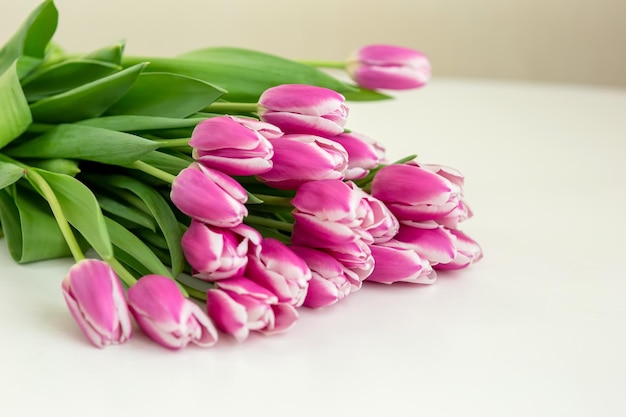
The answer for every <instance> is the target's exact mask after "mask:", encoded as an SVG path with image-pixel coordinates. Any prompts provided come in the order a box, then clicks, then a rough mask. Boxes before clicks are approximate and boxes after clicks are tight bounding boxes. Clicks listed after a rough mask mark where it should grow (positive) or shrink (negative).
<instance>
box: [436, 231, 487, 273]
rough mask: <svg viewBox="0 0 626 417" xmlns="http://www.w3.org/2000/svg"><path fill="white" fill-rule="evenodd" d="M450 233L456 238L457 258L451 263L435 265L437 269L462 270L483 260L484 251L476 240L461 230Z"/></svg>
mask: <svg viewBox="0 0 626 417" xmlns="http://www.w3.org/2000/svg"><path fill="white" fill-rule="evenodd" d="M450 233H451V234H452V235H454V236H455V237H456V242H455V245H456V256H455V257H454V259H453V260H452V261H451V262H449V263H440V264H437V265H435V269H440V270H450V269H462V268H466V267H468V266H470V265H471V264H473V263H474V262H478V261H479V260H481V259H482V257H483V250H482V248H481V247H480V245H479V244H478V243H477V242H476V241H475V240H473V239H472V238H470V237H469V236H467V235H466V234H465V233H463V232H461V231H460V230H450Z"/></svg>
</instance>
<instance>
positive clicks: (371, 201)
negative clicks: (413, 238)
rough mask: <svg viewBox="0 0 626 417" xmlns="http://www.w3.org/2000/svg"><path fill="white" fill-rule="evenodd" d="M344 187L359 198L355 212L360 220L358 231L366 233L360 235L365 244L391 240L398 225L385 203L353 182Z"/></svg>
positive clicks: (396, 231)
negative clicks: (348, 188)
mask: <svg viewBox="0 0 626 417" xmlns="http://www.w3.org/2000/svg"><path fill="white" fill-rule="evenodd" d="M346 185H348V186H349V187H350V188H351V189H352V190H353V191H354V192H355V193H356V195H357V196H360V197H361V201H360V202H359V209H358V210H357V212H358V213H359V215H358V217H359V218H360V219H361V223H360V225H359V226H360V227H359V229H360V230H362V231H363V232H367V233H361V237H362V238H363V239H364V240H365V241H366V242H367V243H383V242H386V241H388V240H390V239H391V238H393V237H394V236H395V234H396V233H398V228H399V227H400V225H399V223H398V219H396V216H394V215H393V213H392V212H391V210H389V208H387V206H386V205H385V203H383V202H382V201H380V200H379V199H377V198H374V197H372V196H371V195H370V194H368V193H366V192H365V191H363V190H362V189H360V188H359V187H357V186H356V184H354V183H353V182H346Z"/></svg>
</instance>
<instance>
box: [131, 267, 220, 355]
mask: <svg viewBox="0 0 626 417" xmlns="http://www.w3.org/2000/svg"><path fill="white" fill-rule="evenodd" d="M128 305H129V307H130V311H131V312H132V314H133V317H135V320H136V321H137V324H139V327H141V330H143V331H144V333H146V334H147V335H148V336H149V337H150V338H151V339H152V340H154V341H155V342H157V343H158V344H160V345H161V346H163V347H166V348H168V349H181V348H183V347H185V346H187V345H188V344H189V342H192V343H194V344H196V345H198V346H202V347H209V346H213V345H214V344H215V343H216V342H217V337H218V336H217V330H216V329H215V327H214V326H213V323H212V322H211V320H210V319H209V318H208V317H207V315H206V313H205V312H204V311H202V309H201V308H200V307H199V306H198V305H197V304H195V303H194V302H193V301H191V300H189V299H187V298H185V297H184V296H183V295H182V294H181V292H180V290H179V289H178V286H177V285H176V283H175V282H174V281H173V280H172V279H170V278H167V277H164V276H161V275H146V276H144V277H142V278H140V279H139V281H137V283H136V284H135V285H133V286H132V287H130V289H129V290H128Z"/></svg>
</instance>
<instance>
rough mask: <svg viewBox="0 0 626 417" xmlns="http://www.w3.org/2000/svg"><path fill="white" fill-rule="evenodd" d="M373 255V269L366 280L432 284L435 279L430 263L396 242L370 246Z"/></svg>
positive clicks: (383, 282)
mask: <svg viewBox="0 0 626 417" xmlns="http://www.w3.org/2000/svg"><path fill="white" fill-rule="evenodd" d="M370 249H371V250H372V256H373V257H374V270H373V271H372V273H371V275H370V276H369V277H367V281H373V282H379V283H382V284H392V283H394V282H411V283H415V284H432V283H433V282H435V280H436V279H437V273H436V272H435V271H433V269H432V267H431V265H430V263H429V262H428V261H427V260H425V259H423V258H421V257H420V256H419V255H418V254H417V252H415V251H414V250H412V249H410V248H407V247H404V246H403V245H402V244H398V243H397V242H393V241H390V242H386V243H383V244H381V245H372V246H370Z"/></svg>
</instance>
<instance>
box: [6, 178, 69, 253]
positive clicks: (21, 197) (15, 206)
mask: <svg viewBox="0 0 626 417" xmlns="http://www.w3.org/2000/svg"><path fill="white" fill-rule="evenodd" d="M13 194H14V197H12V196H11V195H10V193H8V192H7V189H5V190H0V221H2V226H3V230H4V234H5V238H6V240H7V246H8V248H9V253H10V254H11V257H12V258H13V259H14V260H15V261H16V262H18V263H27V262H35V261H41V260H44V259H54V258H63V257H67V256H70V255H71V252H70V249H69V247H68V246H67V244H66V243H65V239H64V238H63V235H62V234H61V231H60V229H59V226H58V225H57V223H56V220H55V219H54V216H53V215H52V213H51V212H50V210H49V208H48V205H47V204H46V202H45V200H43V199H42V198H41V197H40V196H39V195H37V194H35V193H33V192H31V191H28V190H24V189H20V192H19V193H13Z"/></svg>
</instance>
